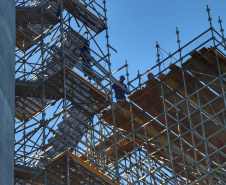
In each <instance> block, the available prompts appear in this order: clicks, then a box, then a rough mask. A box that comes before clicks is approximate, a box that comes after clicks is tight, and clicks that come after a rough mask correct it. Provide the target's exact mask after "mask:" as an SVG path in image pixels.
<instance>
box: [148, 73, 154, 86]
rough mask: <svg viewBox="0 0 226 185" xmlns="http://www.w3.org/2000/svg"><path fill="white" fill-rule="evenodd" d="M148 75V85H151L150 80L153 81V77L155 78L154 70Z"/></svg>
mask: <svg viewBox="0 0 226 185" xmlns="http://www.w3.org/2000/svg"><path fill="white" fill-rule="evenodd" d="M147 77H148V81H147V82H146V86H147V87H150V82H151V79H153V78H154V74H153V73H152V72H150V73H148V75H147Z"/></svg>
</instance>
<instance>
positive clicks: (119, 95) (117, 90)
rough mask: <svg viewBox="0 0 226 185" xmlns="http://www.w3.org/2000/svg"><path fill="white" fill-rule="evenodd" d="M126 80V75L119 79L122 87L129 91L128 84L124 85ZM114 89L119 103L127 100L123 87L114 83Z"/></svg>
mask: <svg viewBox="0 0 226 185" xmlns="http://www.w3.org/2000/svg"><path fill="white" fill-rule="evenodd" d="M124 80H125V76H124V75H121V76H120V77H119V83H121V84H122V86H123V87H125V88H126V89H127V86H126V84H124V83H123V82H124ZM112 89H114V91H115V92H114V93H115V98H116V102H118V101H120V100H122V99H126V96H125V92H124V90H123V89H122V88H121V87H119V86H118V85H116V84H115V83H114V84H113V85H112Z"/></svg>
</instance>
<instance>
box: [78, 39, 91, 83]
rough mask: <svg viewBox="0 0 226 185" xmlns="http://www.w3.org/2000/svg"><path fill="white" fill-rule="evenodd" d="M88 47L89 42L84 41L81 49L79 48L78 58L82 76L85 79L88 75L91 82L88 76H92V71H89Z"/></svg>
mask: <svg viewBox="0 0 226 185" xmlns="http://www.w3.org/2000/svg"><path fill="white" fill-rule="evenodd" d="M89 46H90V42H89V40H86V41H85V42H84V45H83V47H82V48H80V54H79V56H80V58H81V59H82V65H83V67H82V70H83V72H84V76H85V77H86V76H87V74H88V75H89V80H91V77H90V76H93V75H92V71H91V61H90V58H89V56H90V50H89Z"/></svg>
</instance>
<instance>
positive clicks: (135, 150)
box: [125, 60, 140, 184]
mask: <svg viewBox="0 0 226 185" xmlns="http://www.w3.org/2000/svg"><path fill="white" fill-rule="evenodd" d="M125 66H126V76H127V85H128V90H129V91H130V84H129V69H128V66H129V65H128V63H127V60H126V65H125ZM129 104H130V119H131V125H132V133H133V147H134V155H135V163H134V164H135V169H136V178H137V179H136V181H137V180H138V179H139V169H138V167H139V164H138V156H137V152H138V150H137V147H136V137H135V131H134V130H135V129H134V120H133V108H132V101H131V100H130V101H129ZM138 184H140V182H138Z"/></svg>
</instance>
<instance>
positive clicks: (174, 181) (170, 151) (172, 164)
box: [156, 42, 176, 185]
mask: <svg viewBox="0 0 226 185" xmlns="http://www.w3.org/2000/svg"><path fill="white" fill-rule="evenodd" d="M156 48H157V63H158V64H159V73H160V74H161V67H160V58H159V57H160V53H159V44H158V42H156ZM160 84H161V94H162V105H163V111H164V118H165V126H166V133H167V140H168V144H169V155H170V156H169V157H170V164H171V168H172V175H173V183H174V185H176V177H175V176H176V173H175V167H174V162H173V151H172V146H171V140H170V130H169V126H168V122H167V115H166V114H167V113H166V106H165V95H164V89H163V82H162V81H161V82H160Z"/></svg>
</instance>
